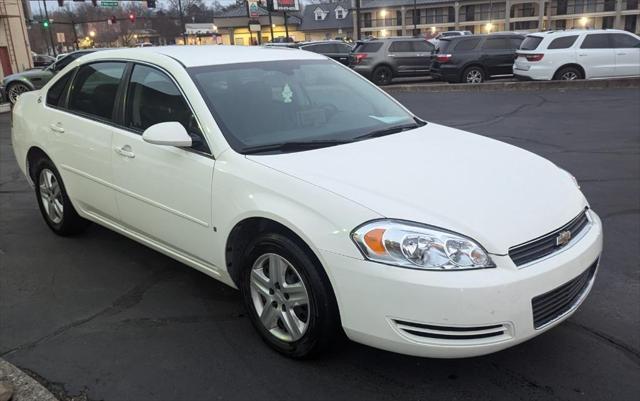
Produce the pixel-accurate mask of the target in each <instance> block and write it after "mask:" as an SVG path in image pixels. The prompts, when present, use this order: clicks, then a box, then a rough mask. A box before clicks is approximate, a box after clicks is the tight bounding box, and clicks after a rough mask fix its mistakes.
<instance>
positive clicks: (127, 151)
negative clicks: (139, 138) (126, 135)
mask: <svg viewBox="0 0 640 401" xmlns="http://www.w3.org/2000/svg"><path fill="white" fill-rule="evenodd" d="M114 150H115V151H116V153H117V154H119V155H120V156H123V157H128V158H130V159H133V158H134V157H136V154H135V153H133V151H132V150H131V146H129V145H124V146H123V147H121V148H114Z"/></svg>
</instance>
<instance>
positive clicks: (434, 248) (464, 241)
mask: <svg viewBox="0 0 640 401" xmlns="http://www.w3.org/2000/svg"><path fill="white" fill-rule="evenodd" d="M351 238H352V239H353V241H354V242H355V243H356V245H357V246H358V248H359V249H360V251H361V252H362V254H363V255H364V256H365V258H367V259H369V260H371V261H374V262H380V263H385V264H389V265H395V266H400V267H408V268H413V269H425V270H467V269H482V268H488V267H495V265H494V264H493V262H492V261H491V258H490V257H489V254H488V253H487V251H485V250H484V248H482V246H480V244H478V243H477V242H475V241H473V240H472V239H470V238H467V237H464V236H462V235H460V234H456V233H453V232H450V231H446V230H443V229H439V228H435V227H431V226H427V225H422V224H417V223H410V222H404V221H398V220H377V221H371V222H369V223H366V224H364V225H362V226H360V227H358V228H356V229H355V230H354V231H353V232H352V233H351Z"/></svg>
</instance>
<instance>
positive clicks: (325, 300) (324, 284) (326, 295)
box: [240, 233, 340, 358]
mask: <svg viewBox="0 0 640 401" xmlns="http://www.w3.org/2000/svg"><path fill="white" fill-rule="evenodd" d="M267 254H275V255H277V256H280V257H282V258H284V259H286V261H287V262H289V263H290V264H291V266H293V267H294V268H295V270H296V272H297V273H299V276H298V277H299V278H300V279H301V280H302V282H303V283H304V287H305V289H306V291H307V293H308V301H309V302H308V306H307V308H306V309H305V312H304V313H305V316H303V317H306V319H307V320H306V323H307V327H306V331H304V334H302V337H301V338H299V339H297V340H290V341H285V340H283V339H281V338H278V337H277V336H276V335H274V334H273V333H272V332H271V331H270V330H269V329H267V328H266V327H265V325H264V324H263V323H262V321H261V320H260V317H259V316H258V311H257V309H256V306H255V303H254V302H262V301H264V305H265V306H264V307H265V308H266V305H267V304H268V303H270V301H269V300H266V298H264V297H262V296H261V295H259V296H260V297H261V299H262V300H261V301H255V299H254V298H253V295H255V294H256V292H254V294H253V295H252V291H251V275H252V270H253V267H254V264H255V263H256V262H259V261H260V260H261V258H264V256H265V255H267ZM289 273H291V270H289ZM272 285H273V286H272ZM269 287H270V292H269V293H270V294H274V292H273V291H274V289H275V288H278V289H280V287H279V286H278V284H277V283H275V284H273V283H272V284H269ZM240 290H241V291H242V298H243V301H244V304H245V308H246V309H247V314H248V316H249V319H250V320H251V323H252V324H253V326H254V327H255V329H256V330H257V331H258V333H259V334H260V336H261V337H262V339H263V340H264V342H265V343H267V345H269V346H270V347H271V348H273V349H274V350H276V351H278V352H279V353H281V354H283V355H285V356H287V357H290V358H308V357H312V356H314V355H317V354H318V353H319V352H321V351H323V350H326V349H328V348H329V346H330V345H331V344H332V342H333V341H334V339H336V338H337V335H338V334H339V333H340V330H339V328H340V318H339V313H338V307H337V303H336V300H335V296H334V294H333V291H332V288H331V284H330V283H329V282H328V279H327V277H326V275H325V274H324V271H323V270H322V266H318V262H316V259H315V258H314V257H313V256H312V255H309V253H308V251H306V250H305V248H304V247H303V246H301V244H300V243H299V242H298V240H293V239H291V238H289V237H288V236H287V235H286V234H281V233H263V234H261V235H260V236H259V237H258V238H256V239H255V240H254V241H252V242H251V243H250V244H249V245H248V246H247V248H246V249H245V251H244V255H243V261H242V272H241V277H240ZM282 291H283V292H285V291H286V290H285V289H284V288H283V289H282ZM275 296H276V295H274V297H275ZM272 299H273V298H272ZM281 299H282V298H281ZM286 299H289V298H288V297H287V298H286ZM273 303H275V304H277V302H273ZM280 308H281V309H280ZM274 309H275V310H276V311H278V312H276V313H277V316H279V317H276V318H275V319H276V320H277V325H278V327H276V328H274V329H275V330H279V329H280V327H282V329H284V322H283V320H282V317H283V316H284V310H285V306H284V304H280V305H277V306H276V307H275V308H274ZM280 310H282V312H280Z"/></svg>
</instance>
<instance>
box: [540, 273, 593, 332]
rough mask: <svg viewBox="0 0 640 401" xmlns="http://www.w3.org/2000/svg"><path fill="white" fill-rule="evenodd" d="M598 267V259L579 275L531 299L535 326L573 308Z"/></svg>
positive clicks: (556, 317)
mask: <svg viewBox="0 0 640 401" xmlns="http://www.w3.org/2000/svg"><path fill="white" fill-rule="evenodd" d="M597 267H598V261H597V260H596V261H595V262H593V264H592V265H591V266H590V267H589V268H588V269H587V270H585V271H584V272H583V273H582V274H580V275H579V276H578V277H576V278H574V279H573V280H571V281H569V282H568V283H565V284H563V285H561V286H560V287H558V288H556V289H554V290H551V291H549V292H547V293H544V294H542V295H538V296H537V297H535V298H533V299H532V300H531V307H532V308H533V326H534V327H535V328H536V329H539V328H541V327H543V326H545V325H547V324H549V323H551V322H552V321H554V320H556V319H558V318H559V317H560V316H562V315H564V314H565V313H567V312H568V311H570V310H571V309H573V308H574V306H575V305H576V304H577V303H578V302H579V301H580V298H581V297H582V295H583V294H584V293H585V291H586V289H587V288H588V287H589V284H590V283H591V281H592V280H593V276H594V275H595V272H596V269H597Z"/></svg>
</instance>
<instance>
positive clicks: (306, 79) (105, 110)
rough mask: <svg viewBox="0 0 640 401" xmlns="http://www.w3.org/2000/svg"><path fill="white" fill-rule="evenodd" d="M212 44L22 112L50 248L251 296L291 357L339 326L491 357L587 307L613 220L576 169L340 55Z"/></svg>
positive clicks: (18, 121)
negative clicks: (476, 129)
mask: <svg viewBox="0 0 640 401" xmlns="http://www.w3.org/2000/svg"><path fill="white" fill-rule="evenodd" d="M203 49H204V48H203V47H188V46H182V47H156V48H144V49H135V50H133V49H124V50H108V51H102V52H96V53H93V54H91V55H87V56H85V57H82V58H81V59H78V60H76V61H74V62H73V63H71V64H70V65H69V66H67V67H66V68H65V69H64V70H63V71H61V72H60V73H59V74H57V75H56V77H55V78H54V79H53V80H52V81H51V82H49V83H48V84H47V85H46V86H45V87H44V88H43V89H41V90H38V91H34V92H28V93H25V94H23V95H22V96H20V98H19V100H18V102H17V104H16V106H15V108H14V110H13V129H12V139H13V148H14V151H15V155H16V158H17V160H18V163H19V165H20V168H21V169H22V171H23V172H24V173H25V175H26V176H27V178H28V179H29V180H30V181H31V182H32V183H33V184H34V187H35V192H36V197H37V201H38V204H39V206H40V210H41V212H42V216H43V218H44V220H45V222H46V223H47V224H48V225H49V227H50V228H51V229H52V230H53V231H54V232H55V233H57V234H60V235H71V234H77V233H79V232H81V231H82V229H83V228H85V227H86V225H87V224H88V223H89V222H94V223H98V224H100V225H103V226H105V227H108V228H110V229H112V230H114V231H116V232H119V233H121V234H123V235H126V236H128V237H130V238H132V239H134V240H136V241H139V242H141V243H143V244H145V245H147V246H149V247H151V248H153V249H156V250H158V251H160V252H162V253H164V254H166V255H168V256H170V257H172V258H175V259H177V260H179V261H181V262H183V263H184V264H186V265H189V266H191V267H193V268H196V269H198V270H200V271H202V272H203V273H205V274H207V275H210V276H212V277H214V278H215V279H218V280H220V281H222V282H223V283H226V284H228V285H230V286H233V287H237V288H239V289H240V290H241V291H242V295H243V299H244V303H245V305H246V307H247V309H248V315H249V316H250V319H251V322H252V323H253V325H254V326H255V328H256V329H257V331H258V332H259V334H260V335H261V336H262V337H263V339H264V340H265V341H266V343H267V344H269V345H270V346H272V347H273V348H275V349H276V350H278V351H280V352H281V353H283V354H285V355H288V356H291V357H305V356H308V355H310V354H313V353H317V352H319V351H321V350H323V349H325V348H326V347H328V346H330V345H331V343H332V341H333V340H334V339H335V338H336V336H337V335H339V334H340V333H341V329H343V330H344V332H345V333H346V335H347V336H348V337H349V338H351V339H353V340H355V341H358V342H361V343H364V344H368V345H371V346H374V347H378V348H382V349H386V350H391V351H394V352H400V353H405V354H410V355H418V356H428V357H443V358H453V357H467V356H473V355H481V354H487V353H490V352H494V351H498V350H501V349H504V348H507V347H510V346H513V345H515V344H518V343H520V342H522V341H525V340H528V339H530V338H532V337H534V336H536V335H538V334H540V333H542V332H544V331H545V330H547V329H549V328H551V327H553V326H555V325H557V324H558V323H560V322H561V321H562V320H564V319H566V318H567V317H568V316H569V315H571V313H572V312H574V311H575V310H576V308H577V307H578V306H579V305H580V304H581V303H582V301H583V300H584V299H585V297H586V295H587V294H588V292H589V291H590V289H591V287H592V285H593V282H594V278H595V276H596V272H597V269H598V260H599V257H600V253H601V250H602V224H601V222H600V219H599V218H598V216H597V215H596V214H595V213H594V212H593V211H592V210H591V209H590V208H589V204H588V203H587V200H586V199H585V197H584V196H583V194H582V193H581V191H580V189H579V187H578V185H577V183H576V181H575V179H574V178H573V177H572V176H571V175H570V174H569V173H567V172H566V171H564V170H562V169H560V168H559V167H557V166H556V165H554V164H553V163H551V162H549V161H547V160H545V159H543V158H541V157H538V156H536V155H534V154H532V153H529V152H527V151H524V150H521V149H518V148H516V147H514V146H511V145H508V144H505V143H501V142H498V141H495V140H491V139H487V138H485V137H482V136H478V135H474V134H470V133H467V132H463V131H459V130H456V129H452V128H447V127H444V126H441V125H437V124H434V123H427V122H425V121H423V120H421V119H419V118H418V117H416V116H415V115H414V114H412V113H411V112H410V111H408V110H407V109H406V108H404V107H403V106H402V105H401V104H399V103H398V102H397V101H395V100H394V99H393V98H391V97H390V96H389V95H387V94H385V93H384V92H383V91H381V90H379V89H378V88H376V87H375V86H374V85H372V84H370V83H369V82H368V81H367V80H366V79H364V78H362V77H360V76H359V75H358V74H356V73H354V72H353V71H351V70H349V69H348V68H346V67H344V66H342V65H340V64H338V63H336V62H333V61H331V60H329V59H327V58H326V57H324V56H321V55H318V54H314V53H310V52H304V51H297V50H290V49H278V48H255V47H254V48H249V47H232V46H217V47H208V48H207V49H206V51H205V50H203Z"/></svg>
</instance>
